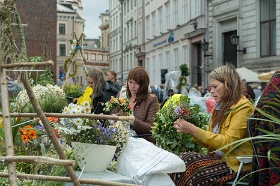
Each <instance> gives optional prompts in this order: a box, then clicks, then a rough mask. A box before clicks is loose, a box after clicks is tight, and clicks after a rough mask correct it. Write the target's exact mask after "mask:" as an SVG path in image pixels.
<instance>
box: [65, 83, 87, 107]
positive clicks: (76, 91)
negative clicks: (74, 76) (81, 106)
mask: <svg viewBox="0 0 280 186" xmlns="http://www.w3.org/2000/svg"><path fill="white" fill-rule="evenodd" d="M63 90H64V92H65V96H66V97H67V99H68V100H67V101H68V103H72V102H73V101H74V98H78V97H80V96H82V95H83V90H82V86H81V85H79V84H76V85H72V84H65V86H64V88H63Z"/></svg>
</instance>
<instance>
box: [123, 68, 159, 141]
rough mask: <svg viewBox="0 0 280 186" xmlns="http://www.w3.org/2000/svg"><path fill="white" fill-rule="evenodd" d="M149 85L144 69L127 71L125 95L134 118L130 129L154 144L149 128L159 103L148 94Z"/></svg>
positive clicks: (154, 97)
mask: <svg viewBox="0 0 280 186" xmlns="http://www.w3.org/2000/svg"><path fill="white" fill-rule="evenodd" d="M149 84H150V79H149V75H148V73H147V71H146V70H145V69H144V68H142V67H140V66H137V67H135V68H133V69H131V70H130V71H129V73H128V77H127V90H126V95H127V98H128V99H129V106H130V108H131V109H132V112H133V115H134V117H135V121H134V122H133V123H132V124H131V126H130V127H131V129H132V130H134V131H135V132H136V133H137V135H139V136H142V137H143V138H145V139H146V140H148V141H150V142H153V143H154V142H155V140H154V138H152V135H151V134H152V133H151V127H152V125H153V123H154V120H155V117H156V113H157V111H158V109H159V102H158V98H157V97H156V96H155V95H153V94H150V93H149V89H148V87H149Z"/></svg>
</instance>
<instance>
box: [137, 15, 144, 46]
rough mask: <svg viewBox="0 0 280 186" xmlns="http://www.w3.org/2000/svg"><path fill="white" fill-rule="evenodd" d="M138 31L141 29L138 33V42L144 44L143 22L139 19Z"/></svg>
mask: <svg viewBox="0 0 280 186" xmlns="http://www.w3.org/2000/svg"><path fill="white" fill-rule="evenodd" d="M138 31H139V34H138V43H139V44H142V43H143V41H142V22H141V21H139V23H138Z"/></svg>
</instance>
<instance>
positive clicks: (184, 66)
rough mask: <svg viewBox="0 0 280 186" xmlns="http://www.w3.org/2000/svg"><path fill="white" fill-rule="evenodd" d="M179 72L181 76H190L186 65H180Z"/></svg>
mask: <svg viewBox="0 0 280 186" xmlns="http://www.w3.org/2000/svg"><path fill="white" fill-rule="evenodd" d="M179 68H180V70H181V72H182V73H181V76H186V77H188V76H189V75H190V71H189V68H188V65H187V64H182V65H180V67H179Z"/></svg>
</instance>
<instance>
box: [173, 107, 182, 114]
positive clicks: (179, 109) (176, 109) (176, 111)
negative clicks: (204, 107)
mask: <svg viewBox="0 0 280 186" xmlns="http://www.w3.org/2000/svg"><path fill="white" fill-rule="evenodd" d="M174 112H175V113H176V115H180V114H181V112H182V109H181V107H180V106H177V107H175V108H174Z"/></svg>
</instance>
